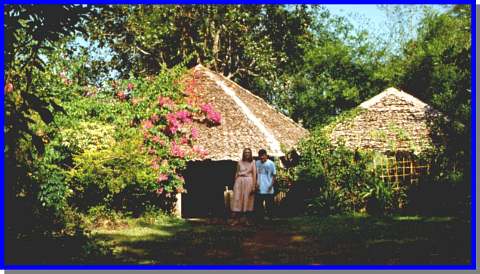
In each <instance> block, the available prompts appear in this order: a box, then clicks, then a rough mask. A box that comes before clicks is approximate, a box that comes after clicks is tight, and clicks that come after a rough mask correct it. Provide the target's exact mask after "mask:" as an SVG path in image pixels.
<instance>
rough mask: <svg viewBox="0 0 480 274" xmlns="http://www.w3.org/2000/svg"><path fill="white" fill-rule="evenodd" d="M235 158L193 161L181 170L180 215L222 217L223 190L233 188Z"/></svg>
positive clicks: (187, 216) (223, 206) (223, 207)
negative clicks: (183, 190)
mask: <svg viewBox="0 0 480 274" xmlns="http://www.w3.org/2000/svg"><path fill="white" fill-rule="evenodd" d="M236 164H237V163H236V162H235V161H211V160H205V161H195V162H189V163H188V164H187V169H186V170H185V172H184V178H185V189H186V190H187V193H184V194H183V195H182V217H184V218H192V217H225V216H226V212H225V204H224V198H223V197H224V196H223V192H224V191H225V187H228V188H229V189H233V184H234V176H235V168H236Z"/></svg>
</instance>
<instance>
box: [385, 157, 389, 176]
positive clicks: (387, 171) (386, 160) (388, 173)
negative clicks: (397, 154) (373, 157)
mask: <svg viewBox="0 0 480 274" xmlns="http://www.w3.org/2000/svg"><path fill="white" fill-rule="evenodd" d="M385 160H386V161H387V163H386V164H387V165H386V169H387V180H390V170H389V167H388V157H387V159H385Z"/></svg>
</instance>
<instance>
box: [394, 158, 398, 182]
mask: <svg viewBox="0 0 480 274" xmlns="http://www.w3.org/2000/svg"><path fill="white" fill-rule="evenodd" d="M394 168H395V182H397V183H398V162H397V158H395V165H394Z"/></svg>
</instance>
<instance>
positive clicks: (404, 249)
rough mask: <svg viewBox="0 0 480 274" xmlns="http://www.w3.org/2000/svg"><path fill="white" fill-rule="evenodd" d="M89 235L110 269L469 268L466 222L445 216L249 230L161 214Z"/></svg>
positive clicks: (281, 222) (278, 223)
mask: <svg viewBox="0 0 480 274" xmlns="http://www.w3.org/2000/svg"><path fill="white" fill-rule="evenodd" d="M92 237H93V238H94V240H95V241H96V242H97V243H98V244H100V245H101V246H103V247H105V248H107V249H109V250H111V251H112V253H113V257H112V258H110V259H111V261H110V262H109V263H110V264H176V265H177V264H179V265H189V264H227V265H228V264H277V265H278V264H315V265H332V264H333V265H351V264H354V265H358V264H361V265H371V264H381V265H405V264H407V265H412V264H414V265H429V264H435V265H439V264H442V265H461V264H469V263H470V223H469V222H467V221H465V220H461V219H456V218H451V217H405V216H397V217H385V218H375V217H368V216H331V217H306V216H305V217H295V218H289V219H287V218H285V219H275V220H273V221H271V222H268V223H265V224H261V225H258V226H252V227H230V226H227V225H225V224H208V223H207V222H205V220H190V221H189V220H181V219H175V218H170V217H161V218H153V219H150V220H145V219H137V220H129V221H128V222H126V223H125V224H124V225H121V226H117V227H116V228H111V227H108V226H106V227H104V228H96V229H94V230H93V231H92ZM90 263H93V264H94V263H96V262H94V261H92V262H90ZM102 263H105V262H102Z"/></svg>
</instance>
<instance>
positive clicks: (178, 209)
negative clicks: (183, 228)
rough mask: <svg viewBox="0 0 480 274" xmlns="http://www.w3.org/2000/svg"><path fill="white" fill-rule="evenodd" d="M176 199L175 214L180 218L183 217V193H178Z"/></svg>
mask: <svg viewBox="0 0 480 274" xmlns="http://www.w3.org/2000/svg"><path fill="white" fill-rule="evenodd" d="M175 199H176V201H175V211H174V213H173V214H174V215H175V216H177V217H179V218H182V193H177V194H176V195H175Z"/></svg>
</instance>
